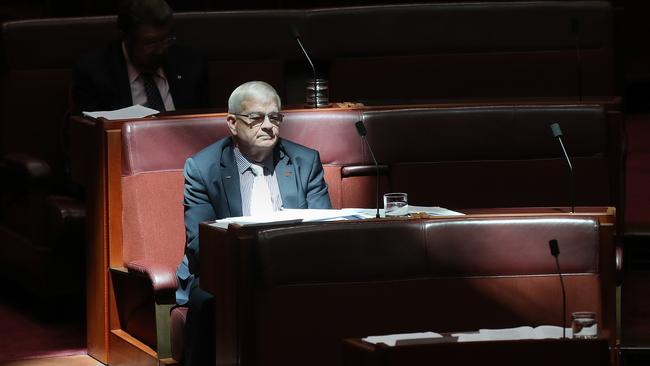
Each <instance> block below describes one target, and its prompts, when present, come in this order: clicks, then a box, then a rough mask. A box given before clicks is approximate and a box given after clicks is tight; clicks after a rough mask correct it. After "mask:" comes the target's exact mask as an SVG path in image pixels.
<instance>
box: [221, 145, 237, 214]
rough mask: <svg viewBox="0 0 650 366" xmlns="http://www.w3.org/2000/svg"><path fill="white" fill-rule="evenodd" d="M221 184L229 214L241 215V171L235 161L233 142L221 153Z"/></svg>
mask: <svg viewBox="0 0 650 366" xmlns="http://www.w3.org/2000/svg"><path fill="white" fill-rule="evenodd" d="M221 168H222V174H221V184H222V186H223V189H224V193H225V199H226V201H227V205H228V209H229V210H230V215H229V216H241V215H242V207H241V190H240V188H239V172H238V171H237V164H236V163H235V155H234V153H233V147H232V143H229V144H227V145H226V146H225V147H224V149H223V152H222V154H221Z"/></svg>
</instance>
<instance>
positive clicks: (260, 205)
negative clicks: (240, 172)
mask: <svg viewBox="0 0 650 366" xmlns="http://www.w3.org/2000/svg"><path fill="white" fill-rule="evenodd" d="M251 170H252V171H253V175H255V178H254V179H253V192H251V216H256V215H264V214H269V213H271V212H273V204H272V202H271V190H269V185H268V183H267V182H266V178H265V177H264V168H263V167H261V166H259V165H256V164H251Z"/></svg>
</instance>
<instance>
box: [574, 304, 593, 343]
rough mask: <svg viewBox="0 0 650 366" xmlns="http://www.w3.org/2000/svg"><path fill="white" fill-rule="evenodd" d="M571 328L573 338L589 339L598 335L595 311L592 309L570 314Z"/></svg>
mask: <svg viewBox="0 0 650 366" xmlns="http://www.w3.org/2000/svg"><path fill="white" fill-rule="evenodd" d="M571 317H572V319H573V320H572V321H571V330H572V331H573V338H580V339H590V338H597V337H598V322H597V321H596V313H594V312H592V311H578V312H575V313H573V314H571Z"/></svg>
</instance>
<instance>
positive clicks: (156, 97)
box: [140, 72, 166, 112]
mask: <svg viewBox="0 0 650 366" xmlns="http://www.w3.org/2000/svg"><path fill="white" fill-rule="evenodd" d="M140 78H142V82H143V83H144V92H145V93H146V94H147V107H149V108H153V109H155V110H157V111H158V112H164V111H166V109H165V103H164V102H163V100H162V96H161V95H160V90H158V86H156V82H155V81H154V80H153V74H152V73H150V72H143V73H140Z"/></svg>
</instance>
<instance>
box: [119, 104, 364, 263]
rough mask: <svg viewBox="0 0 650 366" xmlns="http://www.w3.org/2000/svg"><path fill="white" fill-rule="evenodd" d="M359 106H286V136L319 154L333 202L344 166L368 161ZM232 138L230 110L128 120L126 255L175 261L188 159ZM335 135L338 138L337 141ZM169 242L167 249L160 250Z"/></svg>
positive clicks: (177, 260)
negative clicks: (301, 108) (360, 130)
mask: <svg viewBox="0 0 650 366" xmlns="http://www.w3.org/2000/svg"><path fill="white" fill-rule="evenodd" d="M358 119H359V111H356V110H338V111H336V110H333V111H328V112H327V113H325V115H323V113H321V112H320V111H288V112H286V120H285V122H284V123H283V125H282V129H281V135H282V136H284V137H286V138H288V139H290V140H292V141H295V142H298V143H301V144H303V145H306V146H308V147H311V148H315V149H317V150H318V151H319V152H320V157H321V161H322V162H323V164H324V165H325V174H326V181H327V182H328V184H329V188H330V196H331V198H332V201H334V202H337V200H339V198H338V196H339V195H340V193H338V192H340V187H339V186H340V176H341V174H340V170H341V166H342V165H345V164H352V163H358V162H360V161H362V160H363V158H362V156H361V154H362V152H363V150H362V148H361V140H360V138H359V136H358V135H357V134H356V130H355V129H354V122H356V121H357V120H358ZM226 136H230V131H229V130H228V127H227V124H226V121H225V115H224V114H216V115H208V116H204V117H192V118H183V117H179V118H166V119H163V120H156V119H152V120H149V121H146V120H143V121H134V122H127V123H125V124H124V125H123V127H122V205H123V207H122V222H123V235H122V236H123V243H122V245H123V260H124V262H125V263H129V262H130V261H133V260H137V259H143V258H147V259H151V260H157V261H161V262H162V263H165V264H167V265H168V266H173V267H175V266H176V265H178V263H180V260H181V258H182V254H183V243H184V242H185V229H184V226H183V205H182V203H183V176H182V171H183V166H184V164H185V160H186V159H187V158H188V157H190V156H191V155H193V154H194V153H196V152H198V151H199V150H201V149H203V148H204V147H206V146H208V145H210V144H212V143H213V142H215V141H217V140H219V139H221V138H223V137H226ZM334 141H336V143H333V142H334ZM162 248H164V250H162Z"/></svg>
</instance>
